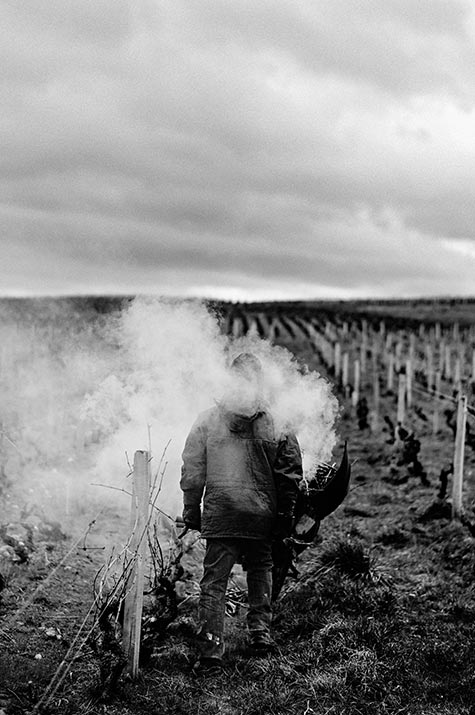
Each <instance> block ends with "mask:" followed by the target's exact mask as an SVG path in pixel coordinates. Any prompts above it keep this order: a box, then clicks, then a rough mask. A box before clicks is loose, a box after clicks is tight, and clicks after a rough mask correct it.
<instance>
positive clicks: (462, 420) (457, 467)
mask: <svg viewBox="0 0 475 715" xmlns="http://www.w3.org/2000/svg"><path fill="white" fill-rule="evenodd" d="M466 425H467V398H466V397H465V395H459V398H458V400H457V432H456V434H455V451H454V480H453V486H452V518H453V519H455V518H459V517H460V516H461V515H462V511H463V505H462V487H463V462H464V452H465V429H466Z"/></svg>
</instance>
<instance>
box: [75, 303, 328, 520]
mask: <svg viewBox="0 0 475 715" xmlns="http://www.w3.org/2000/svg"><path fill="white" fill-rule="evenodd" d="M115 330H116V332H115V337H116V339H117V342H118V351H119V352H118V354H119V356H120V359H119V360H118V362H117V367H116V370H117V372H115V373H114V374H113V375H109V376H108V377H107V379H106V380H104V382H103V383H102V384H101V385H99V386H98V388H97V390H96V391H95V392H94V393H92V394H91V395H89V396H88V397H87V399H86V400H85V402H84V405H83V412H82V414H83V415H87V416H88V417H89V418H90V419H93V420H95V422H96V424H97V425H98V427H100V429H101V430H102V432H103V436H104V437H107V439H106V443H105V446H104V448H103V449H102V451H101V452H100V455H99V457H98V461H97V476H98V478H100V480H101V481H102V482H104V481H106V480H107V481H110V483H114V484H116V483H117V481H118V478H120V476H121V475H123V474H124V473H125V472H126V471H127V470H126V466H125V462H124V458H123V455H124V452H127V453H128V454H129V455H132V454H133V452H134V451H135V450H141V449H145V450H147V449H150V447H151V451H152V454H153V456H154V460H155V462H154V464H155V468H158V459H159V457H160V455H161V454H162V452H163V449H164V448H165V446H166V445H167V444H168V447H167V449H166V461H167V467H166V472H165V476H164V480H163V489H162V493H161V495H160V504H161V507H162V508H163V509H164V511H166V512H167V513H171V515H173V516H174V515H176V514H177V513H178V512H179V511H180V509H181V492H180V489H179V478H180V469H181V452H182V450H183V445H184V442H185V439H186V436H187V434H188V432H189V430H190V428H191V426H192V424H193V422H194V420H195V419H196V417H197V416H198V414H199V413H200V412H201V411H202V410H205V409H207V408H209V407H211V406H213V405H214V404H215V403H216V402H217V401H219V400H220V399H222V397H223V395H226V394H228V395H229V392H230V390H232V388H233V381H235V380H236V376H235V375H233V373H232V372H231V371H230V370H229V365H230V363H231V361H232V359H233V358H234V357H235V356H236V355H238V354H239V353H241V352H252V353H253V354H255V355H256V356H257V357H258V358H259V359H260V361H261V363H262V366H263V378H262V390H263V396H264V401H265V403H267V405H268V406H269V410H270V412H271V414H272V415H273V418H274V421H275V424H276V428H277V429H278V430H279V431H282V432H287V431H292V432H295V433H296V434H297V436H298V438H299V442H300V445H301V448H302V452H303V455H304V468H305V470H306V472H307V473H308V474H310V473H311V472H312V470H313V469H314V467H315V466H316V464H317V463H318V462H320V461H328V460H329V459H330V456H331V453H332V450H333V448H334V446H335V442H336V432H335V420H336V417H337V415H338V410H339V407H338V402H337V400H336V398H335V397H334V395H333V394H332V391H331V385H330V383H329V382H328V381H327V380H325V379H323V378H322V377H321V376H319V375H318V374H317V373H315V372H308V371H305V370H302V368H301V367H300V366H299V364H298V363H297V361H296V360H295V359H294V357H293V356H292V354H291V353H290V352H289V351H287V350H286V349H284V348H281V347H277V346H274V345H272V344H271V343H270V342H269V341H267V340H262V339H260V338H258V337H256V336H250V337H242V338H239V339H237V340H234V341H233V340H232V339H229V338H228V337H227V336H224V335H222V333H221V332H220V328H219V323H218V321H217V319H216V318H215V316H213V315H212V313H210V312H209V311H208V310H207V309H206V307H205V306H204V305H203V304H200V303H196V302H170V301H167V302H163V301H160V300H158V299H143V298H139V299H136V300H135V301H134V302H133V303H132V304H131V306H130V307H129V308H128V310H126V311H125V312H124V313H123V315H122V317H121V320H120V321H119V325H118V326H117V328H115ZM152 467H153V463H152ZM152 471H153V470H152Z"/></svg>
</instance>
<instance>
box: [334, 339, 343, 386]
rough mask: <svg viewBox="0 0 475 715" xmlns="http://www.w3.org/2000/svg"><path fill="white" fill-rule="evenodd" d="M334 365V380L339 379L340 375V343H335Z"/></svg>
mask: <svg viewBox="0 0 475 715" xmlns="http://www.w3.org/2000/svg"><path fill="white" fill-rule="evenodd" d="M334 365H335V380H337V381H339V380H340V377H341V343H335V351H334Z"/></svg>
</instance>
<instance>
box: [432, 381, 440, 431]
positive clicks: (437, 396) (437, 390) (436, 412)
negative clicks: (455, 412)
mask: <svg viewBox="0 0 475 715" xmlns="http://www.w3.org/2000/svg"><path fill="white" fill-rule="evenodd" d="M441 386H442V379H441V374H440V370H436V373H435V399H434V415H433V420H432V434H434V435H436V434H437V433H438V432H439V415H440V390H441Z"/></svg>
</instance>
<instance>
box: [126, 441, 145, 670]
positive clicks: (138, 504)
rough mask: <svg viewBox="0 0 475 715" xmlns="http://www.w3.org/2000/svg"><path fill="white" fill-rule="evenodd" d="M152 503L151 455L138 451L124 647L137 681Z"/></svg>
mask: <svg viewBox="0 0 475 715" xmlns="http://www.w3.org/2000/svg"><path fill="white" fill-rule="evenodd" d="M149 500H150V458H149V453H148V452H135V456H134V471H133V492H132V511H131V529H132V534H131V539H130V545H129V550H130V558H131V560H132V564H131V570H130V573H129V576H128V578H127V587H126V596H125V601H124V627H123V634H122V646H123V648H124V652H125V655H126V658H127V672H128V673H129V675H130V676H131V677H132V678H136V677H137V676H138V671H139V656H140V635H141V628H142V609H143V590H144V576H145V558H146V553H147V526H148V511H149Z"/></svg>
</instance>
